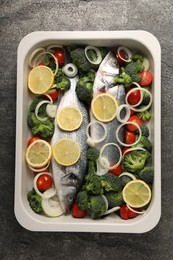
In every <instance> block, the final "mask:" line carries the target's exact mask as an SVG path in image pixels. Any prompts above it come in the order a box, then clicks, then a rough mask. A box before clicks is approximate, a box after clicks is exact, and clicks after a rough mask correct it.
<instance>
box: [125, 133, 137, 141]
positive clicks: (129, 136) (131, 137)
mask: <svg viewBox="0 0 173 260" xmlns="http://www.w3.org/2000/svg"><path fill="white" fill-rule="evenodd" d="M135 141H136V135H135V134H134V133H133V132H130V131H125V143H126V144H133V143H134V142H135Z"/></svg>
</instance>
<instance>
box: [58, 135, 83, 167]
mask: <svg viewBox="0 0 173 260" xmlns="http://www.w3.org/2000/svg"><path fill="white" fill-rule="evenodd" d="M80 153H81V151H80V145H79V143H78V142H76V141H75V140H73V139H68V138H62V139H60V140H59V141H57V142H56V143H55V144H54V146H53V157H54V159H55V160H56V161H57V163H59V164H61V165H63V166H70V165H73V164H75V163H76V162H77V161H78V160H79V158H80Z"/></svg>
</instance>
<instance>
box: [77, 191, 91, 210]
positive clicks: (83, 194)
mask: <svg viewBox="0 0 173 260" xmlns="http://www.w3.org/2000/svg"><path fill="white" fill-rule="evenodd" d="M88 201H89V196H88V193H87V191H85V190H82V191H79V192H78V194H77V197H76V202H77V204H78V206H79V208H80V209H82V210H87V209H88Z"/></svg>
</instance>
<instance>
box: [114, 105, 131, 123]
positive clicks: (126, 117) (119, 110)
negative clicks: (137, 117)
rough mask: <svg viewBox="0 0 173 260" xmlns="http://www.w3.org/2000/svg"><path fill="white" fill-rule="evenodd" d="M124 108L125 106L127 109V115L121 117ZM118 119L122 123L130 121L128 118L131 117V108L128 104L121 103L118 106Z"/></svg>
mask: <svg viewBox="0 0 173 260" xmlns="http://www.w3.org/2000/svg"><path fill="white" fill-rule="evenodd" d="M123 108H125V110H126V115H125V117H124V118H123V119H122V118H121V116H120V115H121V111H122V109H123ZM116 117H117V120H118V121H119V122H121V123H125V122H126V121H128V119H129V117H130V108H129V106H128V105H126V104H123V105H120V106H119V107H118V108H117V116H116Z"/></svg>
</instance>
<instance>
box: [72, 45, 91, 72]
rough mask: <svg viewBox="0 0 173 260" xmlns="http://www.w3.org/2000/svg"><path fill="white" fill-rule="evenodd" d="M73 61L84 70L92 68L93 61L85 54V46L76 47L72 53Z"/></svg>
mask: <svg viewBox="0 0 173 260" xmlns="http://www.w3.org/2000/svg"><path fill="white" fill-rule="evenodd" d="M70 55H71V58H72V62H73V63H74V64H75V65H76V66H77V68H78V69H79V70H81V71H84V72H89V71H90V70H91V63H90V62H89V61H88V60H87V58H86V56H85V49H84V48H80V47H79V48H76V49H74V50H72V51H71V53H70Z"/></svg>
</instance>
